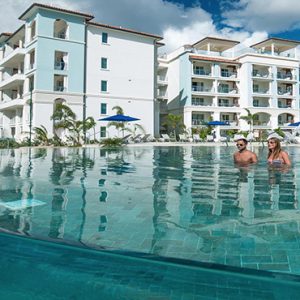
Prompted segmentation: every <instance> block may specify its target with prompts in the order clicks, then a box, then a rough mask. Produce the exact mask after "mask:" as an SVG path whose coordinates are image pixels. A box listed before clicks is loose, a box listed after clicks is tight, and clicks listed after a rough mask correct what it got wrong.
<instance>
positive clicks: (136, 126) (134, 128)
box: [124, 124, 146, 137]
mask: <svg viewBox="0 0 300 300" xmlns="http://www.w3.org/2000/svg"><path fill="white" fill-rule="evenodd" d="M124 130H126V131H128V132H130V133H132V135H133V136H134V137H135V135H136V132H137V130H140V131H141V133H142V134H146V130H145V128H144V127H143V126H142V125H140V124H134V125H133V128H130V127H126V128H124Z"/></svg>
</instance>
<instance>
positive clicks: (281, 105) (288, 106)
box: [278, 103, 292, 108]
mask: <svg viewBox="0 0 300 300" xmlns="http://www.w3.org/2000/svg"><path fill="white" fill-rule="evenodd" d="M278 108H292V104H281V103H278Z"/></svg>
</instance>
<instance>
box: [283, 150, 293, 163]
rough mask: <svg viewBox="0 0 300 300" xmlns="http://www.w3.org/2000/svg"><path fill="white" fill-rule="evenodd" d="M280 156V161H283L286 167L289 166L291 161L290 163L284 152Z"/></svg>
mask: <svg viewBox="0 0 300 300" xmlns="http://www.w3.org/2000/svg"><path fill="white" fill-rule="evenodd" d="M281 155H282V159H283V161H284V163H285V164H286V165H287V166H290V165H291V161H290V158H289V155H288V154H287V153H286V152H285V151H282V153H281Z"/></svg>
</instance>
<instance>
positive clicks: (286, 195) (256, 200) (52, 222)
mask: <svg viewBox="0 0 300 300" xmlns="http://www.w3.org/2000/svg"><path fill="white" fill-rule="evenodd" d="M234 151H235V149H234V148H233V147H218V146H214V147H204V146H200V147H199V146H182V147H167V146H163V147H152V146H148V147H132V148H129V147H128V148H123V149H122V150H120V151H107V150H103V149H99V148H84V149H77V148H74V149H67V148H56V149H51V148H49V149H31V150H29V149H27V148H26V149H25V148H23V149H18V150H2V151H1V152H0V229H1V231H3V232H8V233H14V234H19V235H23V236H30V237H33V238H36V239H40V240H47V241H54V242H59V243H65V244H69V245H78V246H84V247H89V248H93V249H105V250H107V251H127V252H128V251H129V252H130V251H132V252H138V253H146V254H150V255H154V256H160V257H169V258H182V259H186V260H191V261H197V262H209V263H215V264H220V265H227V266H234V267H241V268H250V269H257V270H264V271H275V272H283V273H289V274H295V275H299V274H300V251H299V250H300V218H299V217H300V214H299V213H300V212H299V199H300V168H299V166H300V159H299V157H300V149H299V148H297V147H289V148H288V151H289V153H290V156H291V159H292V162H293V166H292V168H291V169H283V170H282V169H278V168H269V167H268V166H267V164H266V155H267V150H266V149H265V148H262V147H257V148H254V151H255V152H256V153H257V154H258V157H259V158H260V161H259V163H258V164H257V165H254V166H250V167H243V168H238V167H235V166H234V164H233V161H232V154H233V152H234ZM20 200H23V201H20Z"/></svg>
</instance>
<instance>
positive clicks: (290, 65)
mask: <svg viewBox="0 0 300 300" xmlns="http://www.w3.org/2000/svg"><path fill="white" fill-rule="evenodd" d="M185 51H186V50H185V48H184V47H183V48H181V52H180V51H179V50H176V51H174V52H173V53H171V54H170V55H168V56H166V63H167V65H168V74H174V76H175V77H176V78H174V76H171V75H168V90H167V93H168V111H169V113H176V112H177V113H180V114H182V115H183V118H184V123H185V125H186V127H187V128H188V129H189V128H191V127H193V125H192V115H193V113H196V114H205V115H206V116H208V114H209V115H210V116H211V117H212V118H213V119H214V120H221V121H222V118H221V117H222V115H224V114H225V115H231V116H232V114H235V115H236V118H237V119H239V117H240V116H241V115H246V114H247V112H246V110H245V108H248V109H249V110H250V112H251V113H252V114H259V116H260V118H262V121H261V123H264V122H267V124H263V125H261V126H260V125H258V126H257V125H256V126H254V129H275V128H277V127H279V126H280V127H285V126H287V124H288V123H289V122H288V120H286V121H281V122H283V124H282V123H280V124H279V118H280V117H282V118H283V119H285V118H286V116H287V115H292V116H294V121H295V122H297V121H298V120H299V113H300V110H299V79H298V76H299V61H298V60H297V59H293V58H290V57H289V58H287V57H285V58H284V57H278V56H273V57H271V56H270V55H254V54H244V55H242V56H240V57H236V58H235V62H239V63H240V66H237V71H238V72H237V73H238V75H237V78H236V79H235V80H233V79H231V78H228V79H227V78H224V77H221V68H222V65H226V64H228V65H230V60H229V61H228V63H226V60H224V58H222V57H221V59H223V60H224V62H218V59H220V57H215V59H216V61H214V59H213V56H211V55H206V56H207V57H208V58H209V59H208V60H205V59H204V60H203V61H202V62H203V64H206V65H207V64H211V75H210V76H209V77H207V78H205V77H204V76H203V77H201V76H200V77H199V78H198V79H195V81H197V82H201V81H205V80H206V81H205V82H206V83H208V82H210V83H212V87H213V90H212V91H211V92H210V91H208V92H205V93H202V94H201V93H199V96H197V97H200V98H205V97H210V98H209V99H212V103H211V104H210V105H203V106H201V105H199V106H194V105H192V103H191V98H192V95H193V92H192V90H191V81H192V80H191V79H192V77H191V76H192V69H193V67H192V64H191V62H190V61H189V59H188V57H189V55H192V56H196V55H195V54H194V53H193V52H192V54H190V53H185ZM201 56H205V55H202V54H201ZM197 61H198V60H197ZM198 62H199V63H200V64H201V59H199V61H198ZM254 65H255V66H262V68H265V69H266V70H270V72H271V75H270V76H271V77H270V78H268V79H264V78H262V79H255V77H254V76H253V75H252V72H253V66H254ZM281 69H292V70H293V71H292V73H293V75H294V78H293V80H289V81H288V80H287V81H283V80H278V78H277V72H278V70H281ZM295 76H296V77H297V79H295ZM201 78H203V80H202V79H201ZM256 81H257V82H258V83H259V85H261V86H262V87H265V88H267V89H268V90H269V92H268V93H267V95H259V94H256V93H254V91H253V84H254V83H256ZM222 82H223V83H225V82H226V83H230V84H231V83H232V84H233V85H236V86H237V88H238V90H239V94H237V95H234V96H233V98H232V99H236V100H238V105H237V106H236V105H234V106H232V107H224V106H221V105H219V103H218V100H219V99H222V98H231V97H232V95H230V94H223V93H220V92H219V91H218V85H219V84H220V83H222ZM286 84H291V85H292V87H293V95H292V96H284V95H279V92H278V87H280V85H282V86H283V87H282V88H284V86H286ZM177 86H179V89H177ZM180 91H182V97H181V99H186V101H174V99H175V95H176V93H177V95H178V94H179V93H180ZM257 98H259V101H261V102H263V103H267V105H268V107H263V106H260V105H259V106H258V107H257V106H254V99H255V101H258V100H257ZM285 98H287V99H291V101H292V103H293V104H292V107H285V108H284V107H280V106H279V104H278V103H279V102H280V101H281V100H283V101H286V99H285ZM205 101H207V100H205ZM182 107H183V108H184V109H183V110H182ZM264 120H265V121H264ZM259 122H260V121H259ZM233 123H234V122H233ZM216 129H217V136H218V135H219V133H220V129H221V130H228V129H238V130H249V125H248V124H247V122H246V121H244V120H240V121H239V122H238V125H236V124H230V126H226V127H224V128H220V127H217V128H216ZM286 129H288V128H286Z"/></svg>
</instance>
